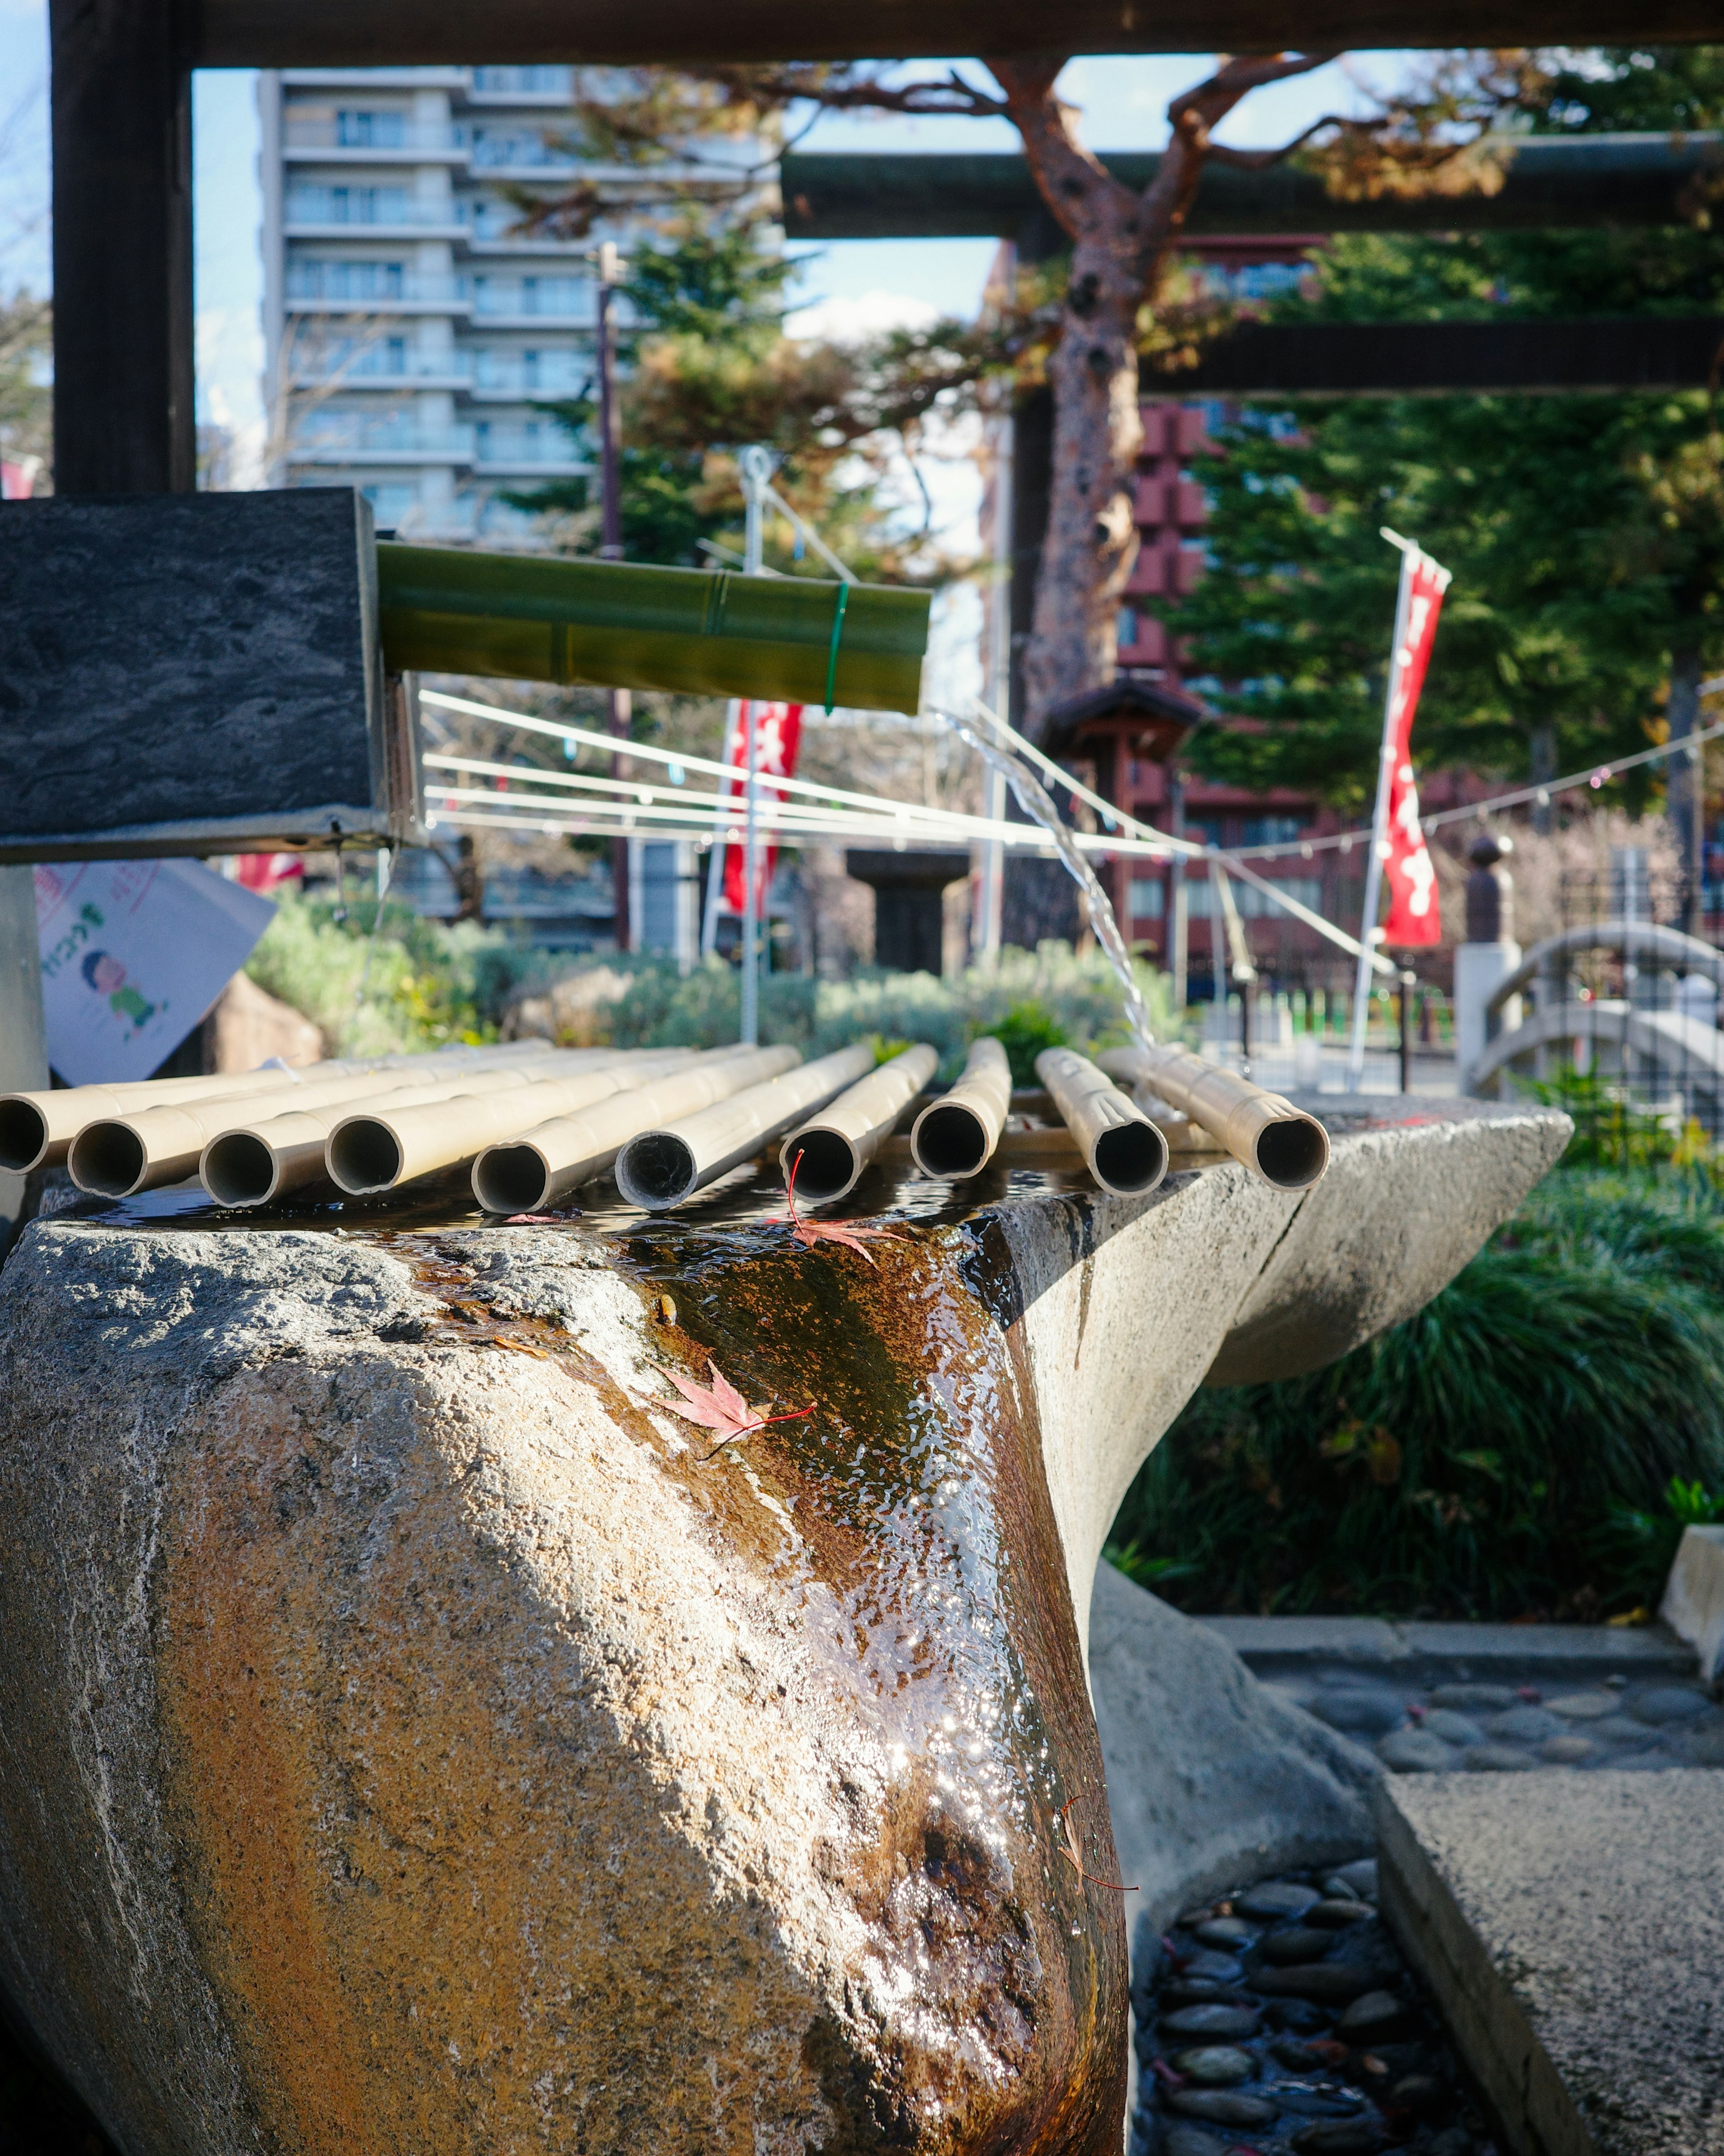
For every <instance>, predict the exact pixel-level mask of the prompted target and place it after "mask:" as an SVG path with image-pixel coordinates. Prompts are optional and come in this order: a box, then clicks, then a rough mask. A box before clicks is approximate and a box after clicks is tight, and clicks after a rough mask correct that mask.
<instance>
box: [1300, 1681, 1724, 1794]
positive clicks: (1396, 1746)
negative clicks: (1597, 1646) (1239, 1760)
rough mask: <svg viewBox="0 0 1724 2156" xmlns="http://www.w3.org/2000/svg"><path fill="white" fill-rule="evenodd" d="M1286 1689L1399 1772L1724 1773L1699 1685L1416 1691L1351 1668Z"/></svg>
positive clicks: (1715, 1721) (1717, 1711) (1720, 1728)
mask: <svg viewBox="0 0 1724 2156" xmlns="http://www.w3.org/2000/svg"><path fill="white" fill-rule="evenodd" d="M1275 1689H1276V1690H1278V1691H1282V1692H1284V1693H1285V1695H1286V1697H1289V1698H1292V1699H1296V1700H1297V1701H1298V1702H1299V1704H1300V1705H1301V1707H1304V1708H1306V1711H1307V1712H1310V1713H1311V1714H1314V1715H1316V1717H1317V1718H1318V1719H1319V1720H1320V1721H1322V1722H1327V1723H1328V1724H1329V1727H1331V1729H1339V1730H1343V1731H1344V1732H1346V1733H1347V1735H1348V1736H1349V1737H1352V1738H1357V1740H1358V1741H1359V1742H1360V1743H1365V1744H1369V1745H1371V1746H1373V1748H1374V1749H1375V1751H1376V1753H1377V1755H1378V1758H1380V1759H1381V1760H1382V1761H1383V1763H1384V1764H1385V1765H1386V1766H1388V1767H1390V1768H1393V1770H1394V1771H1395V1772H1396V1773H1397V1774H1449V1773H1453V1772H1454V1771H1455V1769H1457V1768H1465V1769H1466V1770H1467V1771H1468V1772H1469V1773H1472V1774H1524V1773H1525V1772H1526V1770H1527V1769H1528V1768H1532V1767H1569V1768H1576V1769H1578V1770H1579V1771H1581V1772H1583V1773H1584V1772H1585V1771H1586V1770H1587V1769H1588V1768H1598V1767H1608V1768H1612V1769H1613V1770H1615V1771H1621V1770H1623V1769H1634V1770H1635V1771H1639V1772H1650V1771H1656V1770H1658V1769H1660V1768H1665V1767H1724V1707H1719V1706H1717V1705H1716V1704H1715V1703H1714V1702H1713V1700H1712V1698H1711V1693H1710V1692H1709V1691H1708V1690H1707V1688H1706V1686H1704V1685H1702V1684H1701V1683H1699V1682H1698V1681H1695V1680H1692V1679H1690V1680H1687V1681H1676V1682H1672V1681H1670V1679H1668V1678H1661V1679H1655V1680H1654V1681H1651V1682H1650V1683H1638V1684H1637V1683H1635V1682H1634V1681H1631V1680H1630V1679H1629V1678H1627V1677H1625V1676H1621V1675H1619V1674H1616V1673H1613V1674H1611V1675H1609V1676H1606V1677H1604V1678H1603V1681H1601V1682H1598V1683H1595V1684H1588V1685H1583V1686H1564V1687H1562V1689H1560V1690H1557V1691H1547V1690H1546V1689H1545V1688H1544V1687H1542V1686H1539V1685H1537V1684H1521V1685H1512V1684H1479V1683H1470V1684H1469V1683H1453V1684H1439V1685H1434V1686H1429V1688H1419V1689H1412V1688H1409V1687H1406V1686H1398V1685H1396V1684H1393V1682H1388V1681H1384V1680H1383V1679H1382V1678H1380V1677H1376V1676H1371V1675H1369V1674H1367V1673H1366V1672H1363V1671H1357V1670H1348V1669H1345V1668H1342V1669H1328V1670H1324V1669H1319V1670H1316V1671H1312V1673H1311V1676H1310V1677H1309V1678H1308V1679H1306V1680H1305V1681H1300V1680H1298V1679H1293V1680H1288V1679H1285V1678H1284V1679H1279V1680H1277V1681H1276V1683H1275Z"/></svg>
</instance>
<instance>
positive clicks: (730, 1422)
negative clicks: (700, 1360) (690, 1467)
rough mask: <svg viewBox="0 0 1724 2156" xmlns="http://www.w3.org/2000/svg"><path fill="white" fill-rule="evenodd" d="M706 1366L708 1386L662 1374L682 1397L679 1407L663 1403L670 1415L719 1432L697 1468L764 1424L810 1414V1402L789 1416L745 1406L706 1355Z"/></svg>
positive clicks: (679, 1375) (672, 1402) (670, 1373)
mask: <svg viewBox="0 0 1724 2156" xmlns="http://www.w3.org/2000/svg"><path fill="white" fill-rule="evenodd" d="M706 1367H707V1368H708V1369H709V1370H711V1373H712V1383H711V1384H710V1385H703V1384H701V1383H699V1382H698V1381H697V1380H696V1379H695V1378H685V1377H684V1375H683V1374H682V1373H681V1371H680V1370H667V1371H666V1372H665V1373H664V1374H665V1376H666V1377H667V1378H670V1382H671V1383H672V1384H673V1385H675V1388H676V1389H677V1390H678V1392H680V1394H682V1397H683V1402H684V1404H683V1405H681V1406H679V1405H678V1404H677V1403H676V1402H675V1400H667V1401H666V1402H665V1403H664V1404H665V1405H666V1406H667V1407H668V1408H669V1409H670V1412H671V1414H680V1415H681V1416H682V1417H683V1418H684V1419H685V1420H686V1421H689V1422H694V1423H699V1424H700V1426H701V1428H702V1429H703V1430H719V1431H721V1432H722V1435H721V1439H720V1441H719V1442H718V1443H717V1444H716V1445H714V1446H713V1448H712V1450H711V1452H709V1453H708V1454H707V1455H706V1458H705V1459H703V1460H701V1462H700V1465H701V1466H703V1467H705V1466H706V1465H707V1463H708V1461H711V1460H716V1459H717V1457H718V1455H719V1454H720V1453H721V1452H722V1451H723V1450H724V1449H725V1447H726V1445H734V1444H735V1443H736V1440H737V1439H738V1438H741V1437H752V1436H753V1435H754V1433H755V1432H756V1430H764V1429H765V1428H766V1426H767V1424H768V1423H772V1422H800V1421H801V1419H802V1418H803V1416H804V1415H811V1414H813V1412H814V1409H813V1402H812V1401H811V1402H810V1403H809V1404H808V1406H807V1407H805V1408H798V1409H796V1410H795V1412H794V1413H793V1414H781V1415H769V1414H762V1411H761V1410H760V1409H758V1408H752V1407H750V1406H749V1404H748V1403H747V1400H745V1399H743V1397H742V1395H741V1394H740V1393H739V1392H738V1391H737V1390H736V1387H735V1386H734V1385H733V1384H732V1383H731V1381H730V1379H729V1378H727V1377H726V1375H725V1373H724V1372H723V1371H722V1370H721V1369H720V1368H719V1367H718V1365H717V1363H715V1362H714V1361H713V1360H712V1359H711V1357H710V1356H709V1357H708V1358H707V1363H706Z"/></svg>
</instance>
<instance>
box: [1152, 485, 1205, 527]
mask: <svg viewBox="0 0 1724 2156" xmlns="http://www.w3.org/2000/svg"><path fill="white" fill-rule="evenodd" d="M1135 492H1136V500H1135V502H1134V505H1133V506H1134V513H1135V516H1136V520H1137V522H1138V523H1139V524H1147V525H1152V526H1153V525H1159V524H1182V525H1185V526H1188V527H1190V526H1198V525H1203V524H1207V523H1208V521H1209V505H1208V501H1207V500H1205V498H1204V495H1203V489H1202V487H1200V486H1199V485H1198V484H1197V482H1196V481H1195V480H1188V479H1182V480H1162V479H1140V480H1138V481H1137V488H1136V490H1135Z"/></svg>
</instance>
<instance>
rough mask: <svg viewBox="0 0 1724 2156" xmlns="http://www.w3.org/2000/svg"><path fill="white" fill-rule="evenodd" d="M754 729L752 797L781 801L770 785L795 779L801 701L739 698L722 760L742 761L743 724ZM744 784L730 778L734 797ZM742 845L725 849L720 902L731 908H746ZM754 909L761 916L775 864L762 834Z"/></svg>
mask: <svg viewBox="0 0 1724 2156" xmlns="http://www.w3.org/2000/svg"><path fill="white" fill-rule="evenodd" d="M751 724H752V726H753V728H754V742H755V755H754V768H755V772H756V774H757V788H758V792H757V798H758V799H760V800H762V801H782V799H783V798H784V789H783V788H782V786H773V785H772V783H771V782H772V780H773V779H775V778H795V776H796V756H797V751H798V749H799V748H800V747H801V746H802V706H801V705H800V704H755V703H747V702H744V703H739V704H737V705H736V706H735V707H734V710H733V711H732V713H731V725H730V728H729V731H728V732H727V735H726V741H725V752H724V760H725V762H726V763H740V764H744V765H746V764H747V761H748V731H747V730H748V728H749V726H751ZM747 790H748V789H747V785H746V783H744V782H743V781H742V780H741V779H740V778H733V779H731V782H730V792H731V795H732V797H733V798H741V797H742V796H744V795H746V794H747ZM743 852H744V849H743V848H742V847H741V846H740V845H730V846H726V849H725V862H724V902H725V904H726V906H729V908H730V909H731V912H732V913H741V912H742V911H744V910H745V901H746V900H747V881H746V877H747V871H746V870H745V869H744V867H743V864H742V855H743ZM755 860H756V864H757V868H756V875H755V891H756V902H755V911H756V913H757V915H758V916H759V917H760V918H762V920H763V919H764V918H765V916H766V910H767V891H768V890H769V889H770V888H771V885H772V870H773V869H774V868H775V867H776V866H777V860H778V849H777V845H776V844H767V842H766V839H765V837H764V835H763V834H762V837H761V839H759V840H758V841H757V844H756V850H755Z"/></svg>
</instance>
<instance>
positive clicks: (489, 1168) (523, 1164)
mask: <svg viewBox="0 0 1724 2156" xmlns="http://www.w3.org/2000/svg"><path fill="white" fill-rule="evenodd" d="M550 1191H551V1173H550V1170H549V1169H548V1168H546V1164H545V1157H544V1155H543V1154H542V1153H541V1152H540V1151H539V1149H538V1147H536V1146H530V1145H498V1146H490V1147H487V1148H486V1150H485V1152H482V1153H480V1156H479V1158H478V1159H477V1160H476V1161H475V1162H474V1163H473V1195H474V1196H475V1198H476V1199H478V1200H479V1203H480V1205H481V1206H482V1207H483V1208H484V1209H485V1211H486V1212H487V1213H536V1212H538V1211H540V1210H541V1208H542V1207H543V1206H544V1205H545V1204H546V1202H547V1200H548V1199H549V1196H550Z"/></svg>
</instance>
